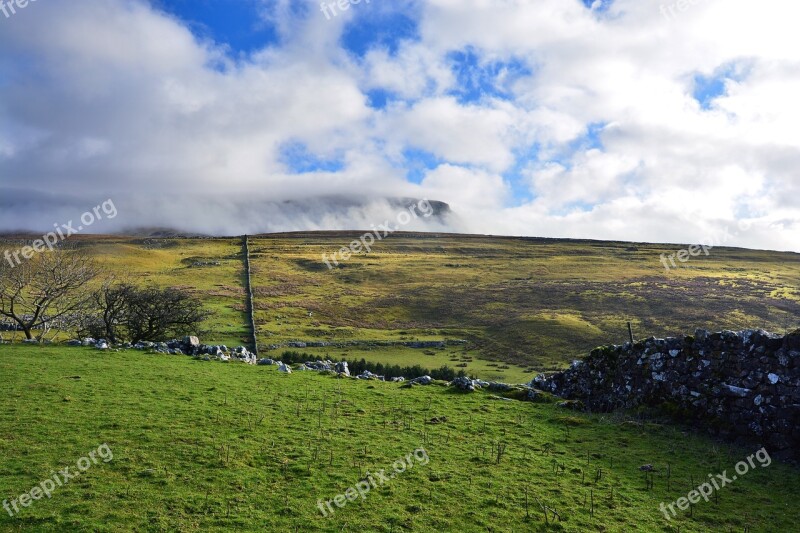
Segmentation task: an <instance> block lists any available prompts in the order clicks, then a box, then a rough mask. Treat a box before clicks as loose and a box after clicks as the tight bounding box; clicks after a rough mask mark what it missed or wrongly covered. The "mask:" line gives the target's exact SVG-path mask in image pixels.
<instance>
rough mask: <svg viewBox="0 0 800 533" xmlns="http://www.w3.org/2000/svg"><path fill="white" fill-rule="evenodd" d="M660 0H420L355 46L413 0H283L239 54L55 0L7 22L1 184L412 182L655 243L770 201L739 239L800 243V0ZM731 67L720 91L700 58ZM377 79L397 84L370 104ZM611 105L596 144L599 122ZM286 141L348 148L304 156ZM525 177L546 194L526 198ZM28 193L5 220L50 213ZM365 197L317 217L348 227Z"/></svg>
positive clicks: (215, 191)
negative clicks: (462, 77)
mask: <svg viewBox="0 0 800 533" xmlns="http://www.w3.org/2000/svg"><path fill="white" fill-rule="evenodd" d="M662 4H663V5H665V6H667V7H668V6H670V5H672V4H673V2H672V1H671V0H616V1H615V2H613V3H612V4H611V6H610V8H609V9H608V10H607V11H606V10H602V9H599V7H598V6H595V8H594V9H591V10H590V9H587V8H586V7H585V6H584V5H583V2H581V1H578V0H570V1H565V0H538V1H537V2H529V1H526V0H428V1H426V2H413V1H410V0H409V1H408V2H404V3H402V6H404V8H407V9H409V10H412V11H413V12H414V13H419V14H420V15H419V16H420V19H419V33H420V40H419V41H413V42H412V41H407V42H405V43H401V44H400V46H399V47H398V49H397V51H396V53H389V51H387V50H385V49H375V50H372V51H371V52H369V53H368V54H367V55H366V56H365V57H364V58H359V59H356V58H354V57H353V56H352V55H349V54H348V53H347V52H346V51H345V50H343V49H342V48H341V42H340V36H341V34H342V31H343V30H344V28H345V27H346V25H347V24H349V23H352V22H353V21H357V20H358V17H359V16H360V14H359V13H360V11H362V12H363V13H361V15H364V14H366V11H364V10H365V9H367V8H369V9H382V10H387V9H398V8H397V5H399V4H397V5H392V6H389V5H382V6H378V5H370V6H366V5H361V6H359V10H356V9H351V10H349V11H348V12H347V13H345V14H342V15H341V16H339V17H337V18H335V19H332V20H326V19H325V17H324V16H323V15H322V14H321V13H319V12H318V3H316V2H311V1H310V0H309V2H308V6H309V7H308V10H307V11H305V12H303V11H299V10H296V9H293V5H292V4H291V3H290V2H289V0H265V1H264V6H265V7H264V17H265V22H271V23H275V24H277V27H278V32H279V34H280V35H281V39H282V41H281V45H280V46H273V47H269V48H267V49H265V50H262V51H259V52H256V53H253V54H251V55H249V56H236V57H231V55H229V54H228V53H227V52H228V51H227V49H226V47H225V46H224V45H223V44H222V43H210V42H204V41H200V40H198V39H197V38H196V37H195V36H193V35H192V33H191V32H190V30H189V29H188V28H187V26H186V25H185V24H184V23H183V22H182V21H180V20H178V19H176V18H174V17H171V16H167V15H166V14H165V13H163V12H161V11H157V10H154V9H153V8H152V7H150V6H149V4H147V3H145V2H144V1H137V0H85V1H82V2H79V3H75V2H64V1H58V0H51V1H49V2H38V3H36V4H32V5H31V6H30V7H29V8H28V9H27V10H25V11H24V12H21V13H20V14H18V15H15V16H14V17H13V18H11V19H8V20H5V19H4V20H0V23H2V26H3V28H2V32H0V47H2V49H3V51H4V52H3V54H2V55H1V56H0V189H2V188H3V187H5V188H10V187H14V188H17V189H31V190H48V191H52V192H53V193H56V194H58V193H62V194H70V195H78V196H80V195H87V194H91V193H94V192H95V191H98V190H100V189H102V190H109V191H119V194H127V193H131V194H138V195H139V196H137V197H138V198H149V197H154V196H156V195H161V196H163V195H164V194H172V195H180V194H183V193H185V192H186V191H191V192H192V193H193V194H198V195H203V194H205V195H206V197H207V198H208V200H207V201H208V202H209V203H210V204H213V203H214V202H217V201H220V202H221V200H220V197H221V196H226V195H235V194H246V195H247V196H249V197H263V198H264V199H291V198H294V199H300V200H302V199H304V198H309V197H311V196H315V195H331V194H338V195H345V196H346V195H351V194H363V195H367V196H381V195H395V196H403V195H411V194H416V195H419V196H427V197H429V198H431V199H434V198H435V199H438V200H443V201H449V202H451V203H452V204H453V206H454V207H455V208H457V209H458V210H459V212H460V213H462V215H463V216H462V217H461V220H462V223H463V225H462V226H459V227H458V228H456V229H464V230H469V231H476V232H483V233H510V234H518V235H525V234H534V235H536V234H541V235H548V236H564V237H593V238H615V239H634V240H650V241H665V240H668V241H684V242H692V241H697V240H698V239H700V238H702V236H703V235H704V234H706V233H707V232H708V231H711V230H713V229H714V228H717V229H721V228H723V227H724V226H725V225H730V224H735V223H736V221H737V220H739V219H752V220H754V221H757V222H758V224H756V229H753V230H750V231H749V232H746V233H745V232H743V233H741V234H740V235H738V236H737V237H736V240H735V242H734V243H733V244H741V245H749V246H758V247H772V248H780V249H795V250H800V247H799V246H800V245H798V244H797V243H798V242H800V239H798V236H800V208H798V206H797V203H796V201H795V200H794V199H795V198H797V197H798V195H800V177H799V176H798V173H797V170H796V169H797V168H800V130H798V128H797V126H796V125H797V123H798V121H800V111H798V110H799V109H800V108H798V106H797V105H796V103H795V99H796V95H797V94H798V92H799V91H800V74H798V72H800V33H798V32H796V30H795V28H794V26H795V25H796V20H797V18H798V15H800V6H798V5H795V4H793V3H790V2H785V0H764V1H762V2H758V3H755V2H752V1H746V0H704V1H699V2H696V3H695V4H694V5H691V6H690V7H689V8H688V9H686V10H684V11H682V12H680V10H679V12H677V14H676V16H674V17H671V18H670V19H668V18H666V17H665V16H663V15H662V13H661V12H660V9H659V8H660V7H661V5H662ZM675 5H677V4H675ZM409 12H411V11H409ZM43 35H46V36H47V39H43V38H42V36H43ZM467 47H470V49H471V50H473V51H474V52H475V53H476V54H477V55H478V56H479V59H480V61H481V64H485V61H486V60H491V61H497V60H499V61H509V60H511V59H514V60H517V61H521V62H523V63H524V64H525V65H526V66H527V67H528V68H529V69H530V71H531V74H530V75H529V76H522V77H521V79H518V80H516V81H514V82H513V83H510V84H509V85H508V87H509V88H510V90H511V92H512V94H511V98H509V99H500V98H495V97H491V96H486V97H484V98H481V99H476V100H475V101H471V102H464V101H459V100H458V99H456V98H455V97H454V96H452V95H451V93H450V91H452V90H453V89H455V88H457V78H456V77H455V76H454V75H453V73H452V72H451V70H450V63H451V61H450V59H449V56H448V54H449V53H451V52H453V51H463V50H464V49H466V48H467ZM732 66H733V68H735V69H738V71H737V72H736V74H735V75H733V76H731V77H730V78H729V79H727V80H725V82H724V83H725V93H724V94H721V95H719V96H718V97H717V98H715V99H714V100H713V101H712V102H711V104H710V106H709V108H708V109H702V108H701V106H700V104H699V103H698V102H697V101H696V100H694V98H693V97H692V92H693V90H694V89H695V83H694V77H695V76H696V75H698V74H702V75H703V76H706V77H709V76H714V75H719V74H720V73H725V72H727V71H728V70H726V68H727V69H730V68H731V67H732ZM500 76H502V73H501V74H500ZM373 89H383V90H385V91H387V92H389V93H390V94H392V95H393V96H394V97H395V98H399V100H396V101H393V102H392V103H390V104H389V106H388V107H387V108H386V109H385V110H376V109H372V108H370V107H369V106H368V98H367V95H366V92H367V91H369V90H373ZM598 124H603V125H605V127H604V128H603V129H602V131H601V133H599V139H598V141H599V142H598V143H594V142H589V140H587V139H583V137H584V136H585V135H586V132H587V131H588V129H589V127H590V125H598ZM288 142H299V143H302V144H305V145H306V146H308V148H309V150H310V151H312V152H313V153H314V154H316V155H318V156H319V157H321V158H327V159H338V160H341V161H343V162H344V168H343V169H342V170H340V171H337V172H315V173H310V174H303V175H299V176H298V175H292V174H290V173H288V172H287V170H288V169H287V167H286V166H285V165H284V164H283V162H282V161H281V159H280V153H279V150H280V148H281V147H282V146H284V145H285V144H286V143H288ZM407 148H417V149H421V150H424V151H426V152H430V153H432V154H433V155H434V156H435V157H436V158H437V159H438V160H440V161H441V162H443V163H442V164H440V165H439V166H438V167H437V168H436V169H434V170H432V171H430V172H428V173H427V174H426V176H425V177H424V180H423V181H422V183H421V184H420V185H418V186H417V185H414V184H411V183H408V182H407V181H405V173H406V169H405V168H403V166H402V159H403V158H402V154H403V151H404V150H405V149H407ZM504 176H505V178H506V179H504ZM512 180H517V182H518V183H516V187H517V188H519V187H525V186H526V185H527V186H530V188H531V192H532V194H533V199H532V200H531V201H530V202H526V203H522V204H521V205H520V201H519V199H517V200H515V199H514V198H513V196H512V194H511V181H512ZM231 202H232V203H231V204H230V206H231V207H230V208H231V209H234V210H236V208H235V207H234V206H235V205H237V204H236V202H235V201H233V200H231ZM11 205H13V204H11V203H8V202H7V203H6V204H3V209H4V210H6V211H7V212H6V213H3V215H2V216H0V228H10V227H18V226H19V225H20V224H25V223H30V222H35V219H33V218H31V217H32V216H33V215H32V214H30V212H28V214H27V215H26V213H22V212H16V213H14V212H10V211H9V210H13V209H14V208H13V207H9V206H11ZM220 205H222V204H220ZM225 205H226V206H227V205H229V204H225ZM140 211H141V212H142V213H147V212H148V209H147V208H146V207H141V209H140ZM364 212H367V211H363V212H362V214H357V215H352V216H351V218H350V220H349V222H348V220H347V219H341V218H336V219H335V220H334V221H331V219H329V218H326V217H327V216H329V215H330V214H326V213H321V214H320V215H319V216H318V217H317V218H318V219H319V220H325V221H326V223H327V222H329V223H330V224H331V225H336V226H337V227H341V226H346V225H347V224H348V223H349V224H352V225H356V224H363V223H364V219H363V216H362V215H363V213H364ZM155 215H158V213H155V214H154V216H155ZM36 216H37V217H40V216H41V213H37V214H36ZM337 216H338V215H337ZM26 217H27V218H26ZM166 218H167V217H164V220H165V223H166V222H167V220H166ZM311 218H314V217H313V216H307V215H304V218H302V219H300V218H298V220H300V222H297V221H291V220H290V219H291V217H289V216H287V217H285V218H282V219H281V220H283V221H284V223H285V224H287V226H288V225H291V224H295V225H293V226H292V228H291V229H296V224H301V225H302V224H306V225H307V226H308V227H312V226H314V225H313V224H312V223H311V222H309V220H310V219H311ZM175 221H177V222H180V220H179V219H178V218H176V219H175ZM465 221H466V222H465ZM169 222H173V219H172V218H170V219H169ZM187 223H189V224H194V225H198V224H200V225H202V224H201V222H198V220H197V219H187ZM244 225H245V224H244V223H243V222H242V221H241V218H237V217H231V218H230V219H226V220H225V221H224V222H220V224H219V225H218V226H219V227H223V228H224V231H226V232H229V233H233V232H240V231H241V228H242V227H243V226H244ZM207 226H209V225H208V224H207V225H206V226H204V227H207ZM215 227H217V226H215ZM314 227H316V226H314ZM256 229H257V228H256ZM270 229H280V227H274V226H270ZM287 229H288V227H287ZM248 231H253V227H252V226H248Z"/></svg>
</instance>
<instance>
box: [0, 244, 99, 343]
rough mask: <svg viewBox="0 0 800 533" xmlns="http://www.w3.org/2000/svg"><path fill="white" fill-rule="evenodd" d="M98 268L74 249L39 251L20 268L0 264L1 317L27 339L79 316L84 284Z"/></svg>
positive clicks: (84, 297) (86, 296) (85, 300)
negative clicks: (19, 330)
mask: <svg viewBox="0 0 800 533" xmlns="http://www.w3.org/2000/svg"><path fill="white" fill-rule="evenodd" d="M98 273H99V269H98V267H97V265H96V264H95V262H94V261H93V260H92V259H91V258H90V257H89V256H88V255H86V254H85V253H82V252H80V251H76V250H63V249H61V250H56V251H53V252H42V253H39V254H37V255H35V256H34V257H32V258H31V259H29V260H27V261H23V262H22V263H20V264H19V265H13V266H12V265H11V264H8V263H0V316H3V317H6V318H8V319H10V321H11V322H12V323H14V324H17V325H18V326H19V329H21V330H22V331H23V333H24V334H25V337H26V338H27V339H33V331H34V330H42V331H43V334H44V333H47V331H48V330H49V329H50V328H51V327H52V326H53V325H54V324H55V325H57V324H59V323H61V322H63V321H66V320H68V319H69V317H71V316H74V315H75V314H76V313H79V312H80V311H81V310H82V309H83V308H84V307H85V306H86V304H87V303H88V302H89V299H90V296H91V295H90V292H89V291H88V290H86V285H87V284H88V283H89V282H91V281H92V280H94V279H95V277H96V276H97V275H98Z"/></svg>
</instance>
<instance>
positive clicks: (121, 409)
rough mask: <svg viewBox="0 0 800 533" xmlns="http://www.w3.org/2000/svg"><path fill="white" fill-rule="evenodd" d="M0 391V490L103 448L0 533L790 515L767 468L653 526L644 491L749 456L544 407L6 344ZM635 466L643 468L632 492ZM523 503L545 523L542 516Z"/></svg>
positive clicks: (791, 488) (792, 518) (686, 483)
mask: <svg viewBox="0 0 800 533" xmlns="http://www.w3.org/2000/svg"><path fill="white" fill-rule="evenodd" d="M0 387H2V390H3V394H2V395H0V455H1V456H2V457H3V460H2V466H1V467H0V498H3V499H13V498H16V497H18V495H20V494H22V493H24V492H27V491H29V490H30V489H31V488H32V487H34V486H35V485H37V484H39V483H40V482H41V481H42V480H44V479H46V478H47V477H49V476H51V475H52V473H53V472H55V471H57V470H59V469H63V468H64V467H66V466H72V465H75V463H76V461H77V460H78V459H79V458H81V457H83V456H85V455H86V454H87V453H88V452H89V451H90V450H95V449H97V447H98V446H100V445H101V444H103V443H107V444H108V445H109V447H110V448H111V450H112V451H113V454H114V459H113V461H111V462H110V463H108V464H106V463H102V462H101V463H100V464H98V465H96V466H93V467H92V468H91V469H89V470H88V471H87V472H86V473H85V474H82V475H81V476H80V477H79V478H77V479H75V480H72V481H71V482H69V483H68V484H67V485H65V486H64V487H61V488H59V489H57V490H56V491H55V492H54V493H53V494H52V498H51V499H42V500H39V501H34V502H33V503H32V505H31V506H30V507H27V508H23V509H22V512H21V513H19V514H18V515H17V516H15V517H14V518H11V517H9V516H8V514H6V513H0V530H2V531H52V532H62V531H86V532H96V531H152V532H157V531H159V532H160V531H165V532H166V531H170V532H171V531H223V530H227V531H231V530H236V531H278V532H283V531H286V532H292V531H300V532H305V531H331V532H334V531H337V532H338V531H370V532H373V531H378V532H380V531H383V532H389V531H396V532H400V531H418V532H428V531H431V532H432V531H463V532H479V531H491V532H512V531H513V532H521V531H575V532H584V531H663V532H678V531H681V532H700V531H745V530H746V531H751V532H777V531H794V530H796V524H797V522H798V520H799V519H800V510H798V507H797V505H796V500H797V486H798V472H797V470H796V469H794V468H790V467H787V466H785V465H781V464H779V463H777V462H773V463H772V465H771V466H769V467H768V468H757V469H755V470H754V471H752V472H750V473H748V474H747V475H746V476H742V477H741V478H740V479H739V480H737V481H736V482H735V483H734V484H733V485H730V486H727V487H724V488H723V489H722V490H721V491H720V492H719V501H718V502H715V501H713V500H712V501H711V502H709V503H706V502H703V501H701V502H700V503H698V504H697V505H695V506H694V508H693V511H692V514H693V516H692V517H689V516H688V512H686V513H684V512H681V514H680V516H679V518H677V519H675V520H673V521H672V522H668V521H667V520H666V519H665V518H664V517H663V515H662V514H661V512H660V511H659V504H660V503H661V502H665V503H670V502H672V501H674V500H676V499H677V498H679V497H681V496H686V494H687V493H688V492H689V490H690V488H691V486H692V483H694V484H695V485H697V484H699V483H700V482H701V480H703V479H704V478H705V477H706V476H707V475H708V474H717V473H722V471H723V470H728V471H729V472H731V471H732V469H733V465H734V464H736V463H737V462H738V461H740V460H742V459H744V458H745V457H746V456H748V455H749V454H751V453H753V452H755V451H756V450H751V449H748V448H744V449H740V448H735V447H729V446H726V445H722V444H719V443H715V442H712V441H711V440H709V439H707V438H704V437H702V436H696V435H693V434H691V433H687V432H683V431H682V430H681V429H679V428H676V427H672V426H669V425H660V424H657V423H654V422H653V421H651V422H648V423H643V422H640V421H637V420H633V419H626V418H624V417H622V416H589V415H582V414H577V413H575V412H573V411H569V410H566V409H563V408H560V407H557V406H556V405H553V404H551V403H529V402H519V401H502V400H498V399H493V398H492V395H491V394H489V393H484V392H478V393H475V394H472V395H464V394H459V393H456V392H454V391H453V390H452V389H449V388H445V387H441V386H438V385H431V386H429V387H418V388H413V389H408V388H402V387H400V386H398V385H397V384H390V383H381V382H362V381H355V380H348V379H337V378H335V377H331V376H324V375H318V374H316V373H311V372H307V373H299V372H298V373H294V374H292V375H281V374H279V373H278V372H277V371H276V369H275V367H250V366H246V365H241V364H222V363H204V362H198V361H194V360H192V359H191V358H188V357H183V356H166V355H149V354H144V353H141V352H136V351H127V352H118V353H117V352H100V351H96V350H92V349H83V348H61V347H38V346H19V345H13V346H7V345H6V346H0ZM443 417H446V419H447V420H446V422H443V423H431V420H432V419H434V418H436V419H438V420H439V421H441V420H442V419H443ZM497 443H500V444H501V445H505V446H506V448H505V454H504V455H503V457H502V458H501V460H500V463H499V464H497V461H496V457H495V453H494V452H493V450H495V449H496V446H497ZM420 447H424V449H425V450H426V451H427V454H428V457H429V459H430V462H429V463H428V464H427V465H424V466H423V465H421V464H415V466H414V467H413V468H412V469H410V470H408V471H407V472H405V473H403V474H401V475H397V477H396V478H394V479H392V480H391V481H390V482H388V483H386V484H385V485H383V486H382V487H379V488H377V489H375V490H373V491H372V492H370V493H369V494H368V495H367V496H366V500H365V501H360V500H359V501H356V502H352V503H348V504H347V506H346V507H345V508H344V509H337V512H336V514H334V515H333V516H332V517H328V518H325V517H323V516H322V514H321V513H320V511H319V510H318V509H317V502H318V500H320V499H324V500H330V499H332V498H334V497H335V496H337V495H338V494H340V493H343V492H344V491H345V490H346V489H347V488H348V487H351V486H353V485H355V484H356V483H357V482H358V481H359V480H360V479H361V477H362V476H363V475H365V471H366V470H370V471H372V472H376V471H377V470H380V469H391V465H392V463H393V462H394V461H396V460H397V459H400V458H403V457H406V456H407V455H408V454H409V453H411V452H413V451H414V450H416V449H418V448H420ZM645 464H652V465H654V466H655V468H656V470H657V472H656V473H655V475H654V476H653V486H652V488H651V489H646V488H645V485H646V482H645V477H644V474H643V473H642V472H640V470H639V467H640V466H642V465H645ZM667 465H669V468H670V472H671V476H670V479H669V481H668V480H667V477H666V471H667ZM668 483H669V489H668V488H667V484H668ZM526 490H527V494H528V500H529V508H528V512H529V514H530V518H528V516H527V513H526V508H525V494H526ZM592 498H593V500H594V514H593V515H592V513H591V501H592ZM537 502H541V503H542V504H544V505H546V506H548V507H550V508H553V509H555V510H556V511H557V512H558V513H559V514H560V516H561V521H560V522H559V521H556V522H555V523H552V521H553V520H554V517H553V515H552V514H550V515H549V518H548V520H550V521H551V523H549V524H547V525H546V524H545V522H544V515H543V514H542V511H541V509H540V508H539V505H538V503H537Z"/></svg>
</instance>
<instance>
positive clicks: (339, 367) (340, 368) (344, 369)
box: [334, 361, 350, 376]
mask: <svg viewBox="0 0 800 533" xmlns="http://www.w3.org/2000/svg"><path fill="white" fill-rule="evenodd" d="M334 370H336V373H338V374H344V375H345V376H349V375H350V368H348V366H347V361H342V362H341V363H336V365H334Z"/></svg>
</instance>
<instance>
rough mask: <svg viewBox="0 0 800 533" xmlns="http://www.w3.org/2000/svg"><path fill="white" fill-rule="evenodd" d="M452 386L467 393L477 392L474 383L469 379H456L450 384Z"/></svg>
mask: <svg viewBox="0 0 800 533" xmlns="http://www.w3.org/2000/svg"><path fill="white" fill-rule="evenodd" d="M450 386H451V387H455V388H457V389H459V390H463V391H466V392H475V384H474V383H472V380H471V379H469V378H467V377H460V378H456V379H454V380H453V381H451V382H450Z"/></svg>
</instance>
